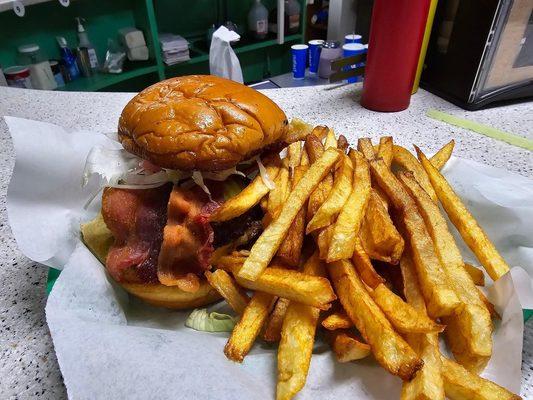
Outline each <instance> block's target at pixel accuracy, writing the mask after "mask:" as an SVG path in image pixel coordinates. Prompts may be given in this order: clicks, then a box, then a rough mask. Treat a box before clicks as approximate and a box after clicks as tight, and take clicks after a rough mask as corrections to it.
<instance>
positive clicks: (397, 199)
mask: <svg viewBox="0 0 533 400" xmlns="http://www.w3.org/2000/svg"><path fill="white" fill-rule="evenodd" d="M358 146H359V147H360V148H361V149H363V152H364V154H373V148H372V143H371V142H370V141H369V140H366V139H359V143H358ZM370 167H371V170H372V176H373V177H374V178H375V179H376V181H377V182H378V184H379V186H380V187H381V188H382V189H383V190H384V191H385V193H386V194H387V196H388V197H389V198H390V200H391V201H392V203H393V205H394V207H395V209H396V210H397V211H398V212H399V213H400V214H401V217H400V218H399V219H400V220H401V223H402V225H403V226H404V228H405V231H406V232H407V236H408V238H409V242H410V247H411V249H412V253H413V259H414V261H415V265H416V269H417V274H418V277H419V279H420V285H421V287H422V293H423V294H424V298H425V299H426V301H427V307H428V312H429V315H430V316H431V317H434V318H436V317H440V316H443V315H450V314H451V313H452V312H453V311H454V310H455V308H457V307H458V306H459V305H460V302H459V299H458V298H457V295H456V294H455V292H454V291H453V290H452V288H451V287H450V284H449V282H448V277H447V276H446V274H445V272H444V271H443V269H442V266H441V265H440V261H439V259H438V258H437V255H436V254H435V249H434V248H433V242H432V241H431V239H430V237H429V233H428V231H427V229H426V226H425V224H424V220H423V219H422V217H421V215H420V213H419V212H418V209H417V207H416V204H415V202H414V200H413V199H412V198H411V196H410V195H409V193H407V191H406V189H405V188H404V187H403V186H402V184H401V183H400V182H399V181H398V179H397V178H396V177H395V176H394V175H393V174H392V172H390V170H389V168H387V166H386V165H385V163H384V162H383V160H382V159H372V160H371V161H370Z"/></svg>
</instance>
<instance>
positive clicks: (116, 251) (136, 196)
mask: <svg viewBox="0 0 533 400" xmlns="http://www.w3.org/2000/svg"><path fill="white" fill-rule="evenodd" d="M216 207H217V203H215V202H211V201H210V200H209V199H208V198H207V196H206V195H205V193H203V191H201V189H200V188H198V187H194V188H192V189H183V188H181V187H178V186H175V187H174V188H173V187H172V185H171V184H167V185H164V186H161V187H158V188H154V189H138V190H131V189H118V188H106V189H105V190H104V194H103V197H102V216H103V218H104V221H105V223H106V225H107V227H108V228H109V229H110V230H111V232H112V233H113V236H114V237H115V243H114V245H113V246H112V247H111V249H110V250H109V253H108V256H107V259H106V267H107V269H108V271H109V273H110V274H111V276H112V277H113V278H114V279H115V280H117V281H119V282H130V283H157V282H159V281H160V279H159V278H158V274H159V275H160V276H165V278H167V279H165V280H166V281H167V282H171V281H172V277H179V276H183V275H187V274H191V273H192V274H196V275H202V274H203V272H204V271H205V270H207V269H209V267H210V263H209V260H210V257H211V255H212V253H213V250H214V249H215V248H217V247H221V246H223V245H225V244H227V243H230V242H234V241H235V242H236V243H237V244H238V245H239V246H245V245H247V244H248V243H250V242H251V241H253V240H255V239H256V238H257V236H259V234H260V233H261V232H262V223H261V218H262V211H261V208H260V207H258V206H257V207H254V208H252V209H251V210H249V211H248V212H246V213H245V214H243V215H241V216H240V217H237V218H235V219H233V220H230V221H225V222H221V223H213V224H210V223H209V217H210V215H211V213H212V212H213V211H214V210H215V209H216ZM169 211H170V213H168V212H169ZM162 249H163V250H162ZM161 263H164V265H162V264H161Z"/></svg>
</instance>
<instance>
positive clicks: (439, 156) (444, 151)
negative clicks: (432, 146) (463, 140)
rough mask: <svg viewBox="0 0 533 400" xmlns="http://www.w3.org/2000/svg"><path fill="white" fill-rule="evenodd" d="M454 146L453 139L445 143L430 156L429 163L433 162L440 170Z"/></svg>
mask: <svg viewBox="0 0 533 400" xmlns="http://www.w3.org/2000/svg"><path fill="white" fill-rule="evenodd" d="M454 146H455V141H454V140H453V139H452V140H450V141H449V142H448V143H446V144H445V145H444V146H443V147H442V148H441V149H440V150H439V151H437V152H436V153H435V154H434V155H433V156H432V157H431V158H430V160H431V164H433V165H434V166H435V168H437V169H438V170H441V169H442V168H443V167H444V166H445V165H446V163H447V162H448V160H449V159H450V157H451V156H452V152H453V147H454Z"/></svg>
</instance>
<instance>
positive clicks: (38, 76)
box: [30, 61, 57, 90]
mask: <svg viewBox="0 0 533 400" xmlns="http://www.w3.org/2000/svg"><path fill="white" fill-rule="evenodd" d="M30 76H31V84H32V86H33V88H34V89H41V90H54V89H57V82H56V79H55V77H54V74H53V72H52V68H51V67H50V62H49V61H41V62H40V63H37V64H32V65H30Z"/></svg>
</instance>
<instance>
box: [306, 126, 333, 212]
mask: <svg viewBox="0 0 533 400" xmlns="http://www.w3.org/2000/svg"><path fill="white" fill-rule="evenodd" d="M305 149H306V151H307V154H308V155H309V161H310V162H311V163H314V162H315V161H316V160H318V159H319V158H320V157H321V156H322V154H324V146H323V145H322V142H320V140H318V138H317V137H315V136H314V135H310V136H309V137H308V138H307V139H306V140H305ZM332 187H333V176H332V175H331V174H329V173H328V174H326V176H325V177H324V179H323V180H322V182H320V183H319V184H318V186H317V188H316V189H315V190H314V191H313V193H312V194H311V196H310V197H309V203H308V206H307V219H308V220H310V219H311V218H313V216H314V215H315V213H316V212H317V210H318V209H319V208H320V206H321V205H322V203H323V202H324V201H325V200H326V199H327V198H328V196H329V192H330V191H331V189H332Z"/></svg>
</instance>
